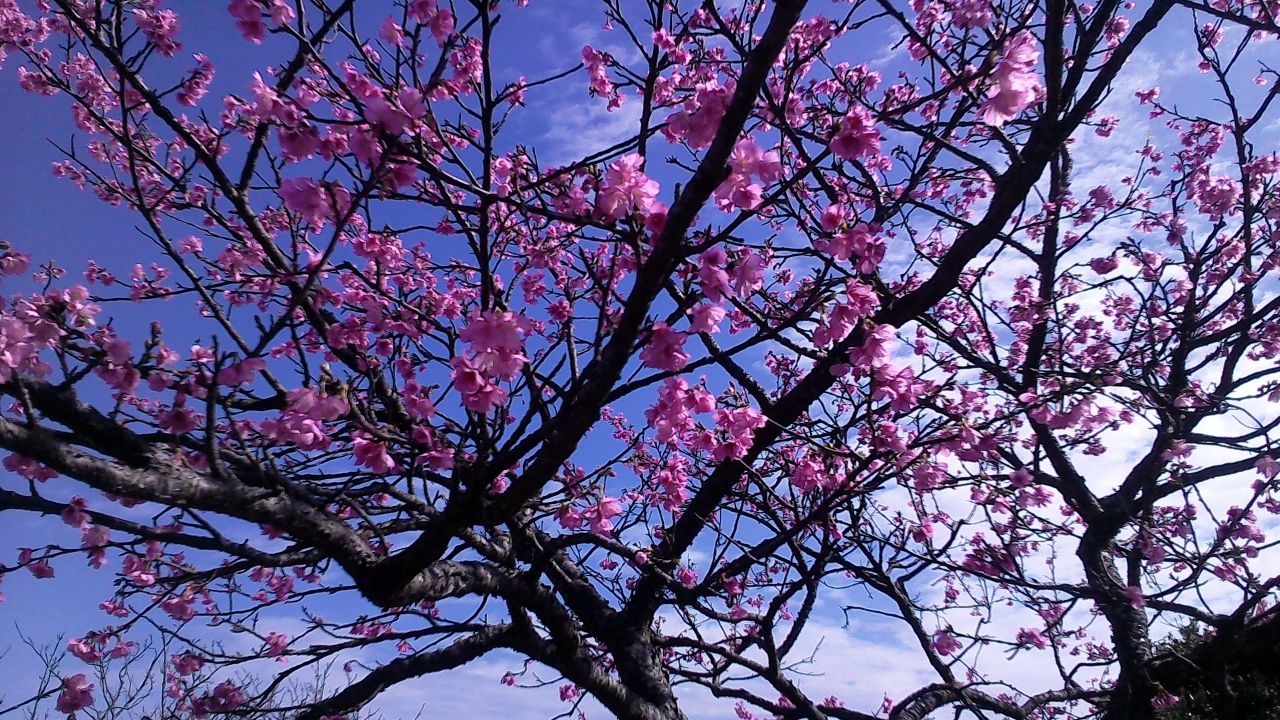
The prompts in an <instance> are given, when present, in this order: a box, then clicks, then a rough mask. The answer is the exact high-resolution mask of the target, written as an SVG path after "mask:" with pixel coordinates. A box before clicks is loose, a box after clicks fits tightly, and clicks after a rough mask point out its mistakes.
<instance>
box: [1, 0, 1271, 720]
mask: <svg viewBox="0 0 1280 720" xmlns="http://www.w3.org/2000/svg"><path fill="white" fill-rule="evenodd" d="M823 5H825V4H824V3H814V6H815V8H816V9H819V10H825V9H826V8H825V7H823ZM172 6H173V7H175V8H176V9H178V10H179V11H180V12H181V14H182V25H183V31H182V33H181V35H180V39H181V40H183V41H184V43H186V48H184V50H183V51H182V53H181V54H180V57H182V58H185V57H188V55H187V53H189V52H191V51H196V50H198V51H201V52H204V53H206V54H207V55H209V56H210V57H211V59H212V60H213V62H214V64H215V66H216V67H217V72H218V75H217V79H216V80H215V82H214V84H213V86H212V88H211V96H216V95H220V94H222V93H227V92H239V93H243V92H244V90H245V89H246V88H247V85H248V81H249V78H250V75H251V73H252V72H253V71H254V70H257V69H260V68H261V65H262V64H263V62H265V59H266V58H270V57H273V53H272V51H273V43H272V40H271V39H270V38H269V39H268V41H267V42H266V43H265V44H264V46H263V47H262V48H254V46H252V45H249V44H248V43H245V42H244V41H243V40H241V39H240V37H239V34H238V33H237V32H236V31H235V30H234V28H233V27H232V24H231V19H230V17H229V16H228V15H227V14H226V12H225V10H224V3H223V2H221V1H220V0H216V1H212V2H203V1H200V2H196V1H194V0H187V1H185V2H174V3H172ZM566 18H568V20H566ZM602 19H603V17H602V14H601V13H600V11H599V6H598V4H597V3H595V2H591V1H590V0H572V1H570V0H533V2H532V3H531V5H530V7H529V8H527V9H525V10H518V11H511V12H510V13H508V17H507V22H511V23H520V28H521V31H522V32H523V33H525V34H526V35H527V38H528V39H527V41H526V42H521V43H512V44H509V45H504V46H503V47H502V48H501V49H500V52H499V54H498V56H497V58H496V60H497V68H498V71H499V76H498V77H499V82H500V83H501V82H505V81H508V80H514V79H515V78H516V77H517V76H519V75H527V76H529V77H531V78H532V77H536V76H538V75H539V74H541V73H543V72H546V71H549V70H556V69H561V68H565V67H568V66H572V65H573V64H576V62H577V57H578V52H579V51H580V49H581V47H582V45H584V44H588V43H590V44H602V43H603V44H604V45H605V46H606V47H607V46H608V43H609V42H610V41H611V39H610V38H608V37H607V36H603V35H602V34H601V32H600V30H599V28H600V25H601V21H602ZM1164 39H1165V40H1166V41H1169V42H1170V43H1172V44H1171V45H1169V47H1179V45H1178V43H1179V42H1182V43H1185V42H1186V40H1187V38H1186V37H1185V35H1182V34H1180V33H1170V34H1169V35H1168V36H1167V37H1165V38H1164ZM274 47H279V46H278V45H276V46H274ZM1182 47H1185V45H1183V46H1182ZM859 52H861V53H863V54H864V55H865V57H851V58H850V59H851V60H854V61H866V62H872V61H875V60H877V59H879V60H881V61H882V65H883V67H885V68H886V69H888V68H890V67H891V66H892V61H891V60H890V59H891V58H893V55H892V54H891V53H890V52H889V51H888V49H887V48H885V47H871V48H866V47H862V48H859ZM1162 53H1163V54H1162V55H1161V56H1160V57H1156V56H1152V55H1147V56H1144V57H1143V58H1142V61H1143V62H1142V63H1141V64H1140V63H1135V70H1134V72H1133V73H1132V74H1131V76H1130V77H1129V78H1127V79H1126V81H1125V82H1126V85H1124V87H1123V88H1122V89H1120V90H1118V91H1117V93H1116V96H1115V98H1114V104H1115V106H1116V107H1117V108H1118V111H1119V112H1123V113H1124V119H1125V124H1124V125H1122V130H1121V131H1119V132H1120V133H1122V135H1121V137H1119V138H1116V139H1115V141H1114V142H1112V143H1101V142H1099V141H1097V140H1095V139H1094V138H1092V137H1091V136H1089V137H1082V138H1081V139H1080V147H1081V148H1082V149H1083V148H1091V149H1092V150H1094V151H1096V153H1097V154H1096V155H1094V156H1093V157H1095V158H1096V159H1095V160H1094V161H1093V162H1091V163H1090V162H1085V163H1081V164H1080V165H1079V166H1078V172H1079V173H1080V175H1082V176H1084V177H1086V178H1087V177H1097V178H1098V182H1105V181H1106V180H1107V179H1114V173H1115V169H1114V168H1115V167H1116V166H1121V167H1125V166H1126V164H1127V163H1129V162H1130V161H1131V157H1130V155H1129V154H1130V153H1131V152H1132V148H1133V147H1135V145H1134V143H1135V142H1138V143H1139V144H1140V142H1141V138H1142V136H1143V135H1144V134H1145V133H1147V132H1149V131H1152V130H1154V131H1156V132H1158V131H1159V125H1160V121H1153V122H1150V123H1149V122H1148V121H1147V120H1145V112H1144V111H1142V110H1138V109H1136V108H1134V107H1133V106H1132V101H1131V98H1132V91H1133V90H1134V89H1138V88H1143V87H1148V86H1150V85H1152V84H1156V83H1157V81H1158V80H1160V79H1161V78H1160V76H1164V78H1165V79H1166V80H1167V79H1170V78H1172V77H1179V76H1180V77H1179V80H1181V81H1188V82H1194V81H1197V77H1196V76H1195V75H1194V70H1192V71H1191V73H1187V72H1186V68H1187V60H1186V56H1185V55H1181V54H1178V53H1175V52H1171V51H1162ZM899 57H900V56H899ZM17 64H18V62H17V59H16V57H11V59H10V60H9V63H8V66H7V67H6V68H5V69H4V70H3V73H4V74H3V79H2V80H0V103H2V105H0V107H3V108H5V111H4V112H3V113H0V139H3V140H2V141H0V238H2V239H6V240H9V241H11V242H13V243H14V244H15V245H16V246H17V247H18V248H19V249H21V250H23V251H26V252H29V253H31V255H32V256H33V260H35V261H37V262H39V261H43V260H44V259H47V258H50V257H53V258H56V259H57V260H58V261H59V263H60V264H61V265H62V266H63V267H65V268H67V270H68V273H69V274H78V273H80V272H81V271H82V270H83V268H84V264H85V261H87V260H88V259H89V258H93V259H95V260H96V261H98V262H99V263H100V264H102V265H104V266H106V267H108V268H110V269H112V270H113V271H115V272H116V273H117V274H121V275H122V274H126V273H127V271H128V268H129V267H130V266H131V265H132V264H133V263H134V262H137V261H139V260H140V259H142V258H148V257H150V256H152V255H153V251H152V247H151V245H150V243H149V241H147V240H146V239H145V238H144V237H143V236H142V235H140V234H139V233H138V232H137V231H136V230H135V224H136V218H135V216H134V215H133V214H132V213H131V212H129V211H127V210H124V209H114V208H111V207H108V206H107V205H105V204H103V203H101V202H99V201H98V200H97V199H96V198H95V197H93V196H92V194H90V193H86V192H82V191H78V190H76V189H75V187H74V186H73V185H72V184H71V183H70V182H68V181H65V180H61V179H57V178H54V177H53V176H52V174H51V173H50V169H49V167H50V163H51V162H52V161H54V160H56V159H58V158H59V155H58V153H57V151H56V149H55V148H54V147H53V145H51V144H50V142H49V141H50V140H52V141H53V142H56V143H59V144H65V143H67V142H68V140H69V138H70V137H71V136H72V134H73V127H72V125H71V122H70V114H69V111H68V109H67V104H66V102H65V101H63V100H61V99H59V98H56V97H55V98H51V99H50V98H41V97H38V96H33V95H29V94H27V93H25V92H23V91H22V90H21V89H20V88H19V87H18V86H17V84H16V82H14V80H13V75H12V73H13V67H14V66H16V65H17ZM886 77H891V75H890V73H888V72H886ZM539 93H543V95H542V97H539V96H538V94H539ZM538 101H544V102H545V101H550V103H551V104H552V105H553V106H554V108H555V109H554V110H552V111H551V112H550V113H548V114H545V115H541V116H539V117H536V118H531V119H530V120H528V121H523V120H522V121H519V122H522V123H524V124H523V125H519V124H518V125H516V126H514V127H513V131H512V133H511V135H510V137H512V138H521V139H525V138H527V139H528V141H529V142H535V143H537V144H538V145H539V147H540V148H541V149H542V151H543V152H544V153H547V156H545V157H546V159H547V160H549V161H551V162H555V161H556V160H559V159H565V158H567V157H570V156H574V155H581V154H583V150H584V146H588V147H594V148H598V147H603V146H605V145H607V144H609V143H610V142H611V141H612V140H614V139H616V135H617V133H618V132H619V131H621V130H625V129H626V128H627V127H628V126H629V123H630V121H631V120H632V119H633V118H634V115H633V114H631V113H632V112H633V110H632V109H633V108H634V107H635V104H634V102H633V103H632V104H630V105H624V106H623V108H622V110H620V111H619V112H618V113H615V114H613V115H609V114H606V113H604V112H603V103H602V102H600V101H590V100H588V99H587V97H586V82H585V79H584V78H582V77H581V76H579V77H578V78H576V79H574V80H570V81H568V82H566V83H562V84H560V85H558V86H555V88H554V89H550V90H547V91H537V92H531V93H530V103H531V105H532V104H534V103H536V102H538ZM534 115H536V113H535V114H534ZM1272 137H1274V133H1273V135H1272ZM659 152H661V151H659ZM14 287H16V285H7V286H6V292H10V291H12V290H13V289H14ZM180 302H182V301H180ZM164 312H166V313H167V312H172V313H173V317H180V316H182V314H183V313H184V312H185V311H184V310H183V309H181V308H174V309H173V310H165V311H164ZM118 316H119V318H120V320H121V321H122V322H129V323H131V324H134V325H135V327H137V328H141V327H144V326H145V325H146V323H147V322H148V321H149V320H150V319H151V317H150V316H149V315H147V316H142V315H136V314H134V313H132V308H131V307H122V308H121V311H120V313H118ZM1136 440H1137V441H1139V442H1140V441H1141V438H1137V439H1136ZM1135 445H1136V443H1135ZM1109 462H1112V463H1114V462H1115V458H1114V457H1109ZM1100 469H1101V467H1100ZM47 489H48V491H49V494H50V495H52V496H59V497H65V496H67V495H70V494H71V492H72V490H71V488H70V486H69V485H60V484H59V483H57V481H55V482H53V483H50V485H49V487H48V488H47ZM73 533H74V531H73V530H71V529H70V528H67V527H65V526H63V525H61V523H59V522H58V521H57V520H56V519H53V518H43V519H41V518H35V517H31V516H28V515H21V514H13V513H10V514H6V516H5V522H4V524H3V526H0V552H12V550H11V549H12V548H16V547H18V546H21V545H27V546H40V545H42V544H44V543H45V542H52V541H59V542H70V541H74V535H73ZM6 559H7V560H10V561H11V560H12V558H11V557H8V558H6ZM80 562H81V561H80V560H79V559H71V560H68V561H64V562H61V563H58V564H57V569H58V573H59V576H58V579H56V580H50V581H42V582H37V581H35V580H34V579H33V578H31V577H30V576H29V575H28V574H26V573H17V574H14V575H13V576H10V577H6V578H5V580H4V584H3V587H2V588H0V589H3V591H4V593H5V594H6V596H7V597H8V601H7V602H6V603H5V604H3V605H0V649H2V648H4V647H6V646H10V647H11V648H12V649H11V650H10V654H9V655H8V656H6V657H4V658H3V659H0V674H3V676H5V677H9V678H13V677H17V678H19V680H17V681H16V684H15V681H6V683H4V684H2V685H0V694H3V693H4V691H6V690H7V691H10V692H15V691H16V692H20V691H21V688H20V686H21V685H24V684H25V680H24V678H29V677H31V671H32V669H33V668H34V665H33V663H32V658H31V657H30V654H29V653H27V651H26V650H25V649H24V648H22V647H21V646H20V643H19V642H18V640H17V637H16V631H15V623H18V624H20V625H21V627H22V629H23V630H24V631H25V632H27V633H28V634H29V635H33V636H34V637H35V638H36V639H37V641H46V642H47V641H51V640H53V639H54V636H55V634H56V633H57V632H59V631H65V632H66V633H67V634H68V636H75V635H79V634H81V633H82V632H83V631H84V630H87V629H91V628H94V627H99V626H101V625H102V624H103V623H104V621H105V617H104V616H102V615H101V614H100V613H99V612H98V611H97V609H96V606H97V603H98V601H99V600H101V599H103V598H104V597H107V596H108V595H109V594H110V578H111V576H110V575H109V574H107V571H99V572H90V571H88V570H87V569H82V568H80V567H79V565H80ZM841 599H842V598H840V597H838V596H836V595H834V594H833V595H832V596H831V599H829V600H828V601H826V602H825V607H824V610H825V612H823V613H820V614H819V617H818V619H817V620H816V623H815V628H814V630H813V632H811V633H810V635H809V637H810V638H811V639H812V642H813V644H817V641H818V640H819V639H822V638H825V639H823V641H822V650H821V652H820V653H819V654H818V656H817V658H818V661H817V664H816V665H815V666H814V669H815V670H817V671H819V672H821V673H824V674H822V675H821V676H819V677H816V678H813V679H809V680H807V681H806V682H805V683H803V684H804V685H805V686H806V687H808V688H810V689H811V691H812V692H814V694H815V695H816V696H819V697H820V696H821V695H822V694H838V695H841V696H842V697H845V698H846V699H848V700H850V701H857V702H858V703H859V704H860V705H861V706H862V707H867V706H868V705H870V706H872V707H874V703H875V701H876V699H878V697H879V696H880V695H881V694H883V693H884V692H889V693H890V694H893V695H895V696H900V693H901V691H902V690H903V689H904V688H908V687H914V686H918V685H919V684H921V683H922V682H927V681H928V676H927V675H925V674H924V673H923V672H922V670H921V669H920V664H921V658H920V657H919V656H918V654H915V655H913V654H911V653H910V652H909V650H907V649H905V648H904V642H903V638H902V636H901V635H900V630H899V629H898V628H895V627H890V626H886V625H884V624H877V623H876V622H874V621H872V620H862V621H857V622H855V623H854V624H853V625H851V626H850V627H848V628H845V627H842V622H843V619H842V618H841V617H840V616H839V613H838V612H837V608H836V603H838V602H839V601H840V600H841ZM276 620H277V621H278V622H279V623H281V627H282V628H283V626H284V625H287V623H288V622H289V621H288V620H287V619H284V618H276ZM849 658H857V659H858V660H864V659H866V658H875V660H876V661H875V662H874V663H865V662H856V663H850V662H849V661H848V660H849ZM76 662H77V661H75V660H74V659H70V660H68V667H71V666H73V665H74V664H75V663H76ZM519 666H520V665H519V662H518V661H517V660H515V659H514V658H510V657H504V656H499V655H494V656H490V657H488V658H485V659H483V660H481V661H478V662H476V663H474V664H472V665H470V666H467V667H466V668H464V669H462V670H459V671H457V672H454V673H450V674H447V675H443V676H438V677H430V678H426V679H424V680H422V681H420V682H415V683H410V684H406V685H405V686H402V687H399V688H396V689H395V690H393V691H391V692H389V693H387V695H386V696H384V697H383V698H381V699H380V701H379V707H380V708H382V709H383V710H384V711H385V712H386V714H387V716H388V717H412V716H413V715H414V714H415V713H416V712H417V710H418V708H419V707H423V706H424V705H425V711H424V713H423V716H424V717H448V716H450V715H458V716H466V717H468V718H487V717H499V716H502V717H513V716H514V717H531V718H532V717H550V716H552V715H554V714H555V713H556V712H558V711H560V710H563V709H564V706H563V705H561V704H560V703H559V702H558V700H557V698H556V697H555V689H554V687H552V688H548V689H545V690H539V691H523V690H512V689H508V688H505V687H503V686H501V685H500V684H499V683H498V679H499V678H500V677H501V676H502V674H503V673H504V672H505V671H507V670H518V669H519ZM1037 672H1039V669H1038V667H1037V666H1036V664H1035V663H1033V662H1032V663H1024V664H1023V665H1022V667H1020V668H1015V669H1013V670H1012V673H1013V674H1021V675H1023V676H1025V677H1027V678H1031V677H1034V675H1035V674H1036V673H1037ZM13 699H16V695H11V696H10V697H8V698H6V700H8V701H12V700H13ZM3 704H4V701H3V700H0V705H3ZM851 704H852V702H851ZM712 707H713V706H712V705H711V704H710V703H709V702H706V701H705V699H704V698H699V697H691V698H690V707H689V710H688V712H689V714H690V716H691V717H711V716H713V715H714V716H719V717H724V716H726V715H727V714H728V713H729V712H730V710H729V707H728V706H726V705H718V706H716V707H718V708H719V709H718V710H713V709H712ZM593 715H594V716H599V714H593Z"/></svg>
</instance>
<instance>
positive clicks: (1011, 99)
mask: <svg viewBox="0 0 1280 720" xmlns="http://www.w3.org/2000/svg"><path fill="white" fill-rule="evenodd" d="M1037 45H1038V41H1037V40H1036V38H1035V36H1034V35H1032V34H1031V33H1030V32H1029V31H1027V30H1023V31H1021V32H1019V33H1018V34H1017V35H1014V36H1013V38H1011V39H1010V40H1009V41H1008V42H1006V43H1005V46H1004V51H1003V53H1002V55H1001V58H1000V62H999V63H998V64H997V65H996V69H995V72H994V74H993V75H992V79H993V80H994V81H995V84H994V85H992V86H991V88H990V89H989V90H988V91H987V98H986V100H984V101H983V103H982V107H981V108H980V112H981V113H982V121H983V122H985V123H986V124H988V125H991V126H992V127H1000V126H1001V125H1004V124H1005V123H1007V122H1009V121H1010V120H1012V119H1013V118H1014V117H1016V116H1017V115H1018V113H1020V112H1022V111H1023V110H1025V109H1027V108H1028V107H1030V106H1031V105H1032V104H1034V103H1036V102H1037V101H1039V100H1040V98H1041V96H1042V95H1043V93H1044V86H1043V85H1042V84H1041V82H1040V76H1039V75H1038V74H1037V73H1036V70H1035V64H1036V61H1037V60H1039V59H1040V50H1039V49H1038V47H1037Z"/></svg>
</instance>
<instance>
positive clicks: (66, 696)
mask: <svg viewBox="0 0 1280 720" xmlns="http://www.w3.org/2000/svg"><path fill="white" fill-rule="evenodd" d="M91 705H93V683H91V682H89V678H87V677H85V676H84V674H83V673H82V674H78V675H72V676H71V677H66V678H63V679H62V692H61V693H59V694H58V702H57V705H56V706H57V708H58V712H61V713H68V714H70V713H74V712H76V711H77V710H83V709H84V708H87V707H89V706H91Z"/></svg>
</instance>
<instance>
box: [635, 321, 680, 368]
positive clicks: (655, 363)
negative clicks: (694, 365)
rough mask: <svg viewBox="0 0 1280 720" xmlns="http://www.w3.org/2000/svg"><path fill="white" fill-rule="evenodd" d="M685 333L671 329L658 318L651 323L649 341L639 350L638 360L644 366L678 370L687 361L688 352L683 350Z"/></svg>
mask: <svg viewBox="0 0 1280 720" xmlns="http://www.w3.org/2000/svg"><path fill="white" fill-rule="evenodd" d="M684 341H685V334H684V333H682V332H679V331H677V330H673V329H671V328H670V327H668V326H667V324H666V323H665V322H663V321H662V320H659V321H657V322H655V323H654V324H653V332H652V334H651V335H650V336H649V342H648V344H646V345H645V346H644V350H642V351H641V352H640V360H641V362H643V363H644V364H645V366H646V367H651V368H657V369H658V370H666V371H668V372H678V371H679V370H681V369H682V368H683V367H684V366H685V365H686V364H688V362H689V358H690V355H689V353H686V352H684Z"/></svg>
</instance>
